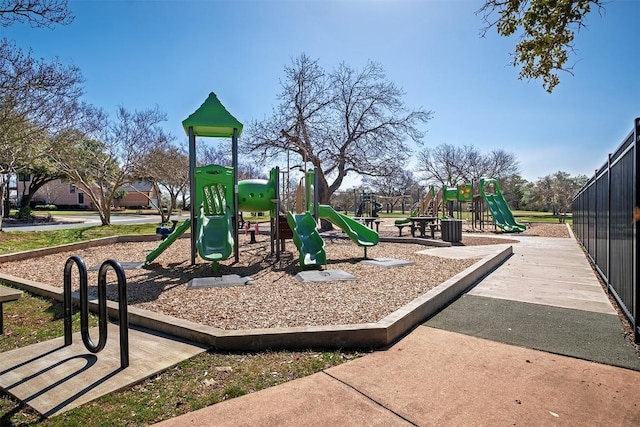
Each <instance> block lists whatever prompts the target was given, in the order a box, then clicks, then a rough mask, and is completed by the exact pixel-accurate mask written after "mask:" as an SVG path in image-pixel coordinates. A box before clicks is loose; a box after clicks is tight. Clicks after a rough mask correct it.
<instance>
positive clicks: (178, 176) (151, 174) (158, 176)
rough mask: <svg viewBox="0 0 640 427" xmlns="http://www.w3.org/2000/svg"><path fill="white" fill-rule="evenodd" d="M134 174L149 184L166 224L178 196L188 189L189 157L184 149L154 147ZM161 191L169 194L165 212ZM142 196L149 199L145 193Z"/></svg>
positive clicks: (165, 145)
mask: <svg viewBox="0 0 640 427" xmlns="http://www.w3.org/2000/svg"><path fill="white" fill-rule="evenodd" d="M134 174H135V175H136V177H138V178H139V179H140V180H144V181H147V182H149V183H151V185H152V187H153V189H154V192H155V194H156V195H157V197H158V203H157V205H156V208H157V209H158V213H159V214H160V217H161V221H162V222H168V221H169V219H170V217H171V212H172V211H173V210H174V209H175V208H176V206H177V205H178V196H179V194H180V193H181V192H183V191H185V190H186V189H187V188H188V187H189V156H188V155H187V154H186V153H185V151H184V149H181V148H179V147H175V146H173V145H169V144H164V145H158V146H154V147H151V148H150V150H149V152H148V153H146V154H145V155H144V157H143V159H142V160H141V162H140V163H139V165H138V167H136V169H135V172H134ZM133 187H134V188H135V185H134V186H133ZM162 190H165V191H166V192H167V193H168V194H169V206H167V209H166V210H165V209H163V205H162V197H161V196H162ZM142 194H144V195H145V197H147V198H149V197H148V196H147V194H146V193H142ZM149 201H151V199H150V198H149Z"/></svg>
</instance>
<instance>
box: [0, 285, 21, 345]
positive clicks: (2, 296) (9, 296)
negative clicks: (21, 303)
mask: <svg viewBox="0 0 640 427" xmlns="http://www.w3.org/2000/svg"><path fill="white" fill-rule="evenodd" d="M21 295H22V292H20V291H17V290H15V289H11V288H7V287H4V286H0V335H3V334H4V324H3V313H2V306H3V305H4V303H5V302H9V301H17V300H18V299H19V298H20V296H21Z"/></svg>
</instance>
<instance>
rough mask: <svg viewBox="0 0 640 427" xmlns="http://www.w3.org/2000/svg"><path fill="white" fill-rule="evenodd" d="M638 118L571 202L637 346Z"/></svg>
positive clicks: (580, 232) (581, 234)
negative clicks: (630, 327) (629, 325)
mask: <svg viewBox="0 0 640 427" xmlns="http://www.w3.org/2000/svg"><path fill="white" fill-rule="evenodd" d="M639 143H640V118H637V119H635V121H634V126H633V129H632V130H631V132H630V133H629V134H628V135H627V137H626V138H625V139H624V140H623V141H622V143H621V144H620V145H619V146H618V147H617V148H616V150H615V151H614V152H613V153H612V154H609V156H608V159H607V162H606V163H605V164H604V165H603V166H602V167H601V168H599V169H597V170H596V171H595V174H594V176H593V177H592V178H591V179H589V181H587V183H586V184H585V185H584V186H583V187H582V188H581V189H580V191H579V192H578V194H577V195H576V196H575V197H574V199H573V228H574V232H575V235H576V237H577V238H578V240H580V242H581V243H582V245H583V247H584V248H585V250H586V252H587V254H588V256H589V258H590V259H591V261H592V262H593V264H594V265H595V268H596V270H597V272H598V274H599V275H600V277H602V279H603V280H604V281H605V283H606V284H607V288H608V290H609V292H611V294H612V295H613V296H614V298H615V299H616V301H617V302H618V304H619V306H620V308H621V309H622V311H623V312H624V314H625V316H626V317H627V318H628V319H629V322H630V323H631V325H632V326H633V332H634V340H635V341H636V342H640V283H639V282H638V262H639V260H640V247H639V244H638V237H637V236H638V232H639V231H640V221H638V218H637V217H636V216H637V215H638V212H639V211H638V209H640V185H639V181H638V178H637V177H638V164H639V160H640V151H639V150H638V144H639Z"/></svg>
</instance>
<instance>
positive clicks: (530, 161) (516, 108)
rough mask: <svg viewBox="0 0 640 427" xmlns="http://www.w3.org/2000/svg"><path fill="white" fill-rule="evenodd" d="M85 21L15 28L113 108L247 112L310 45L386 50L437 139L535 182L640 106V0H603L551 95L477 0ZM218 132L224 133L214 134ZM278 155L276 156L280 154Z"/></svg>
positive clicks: (267, 102) (361, 61) (75, 4)
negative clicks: (486, 22)
mask: <svg viewBox="0 0 640 427" xmlns="http://www.w3.org/2000/svg"><path fill="white" fill-rule="evenodd" d="M69 5H70V8H71V10H72V12H73V14H74V15H75V17H76V18H75V21H74V23H73V24H71V25H70V26H65V27H60V26H59V27H55V28H54V29H32V28H30V27H29V26H27V25H25V26H22V25H14V26H12V27H9V28H5V29H2V36H6V37H8V38H9V39H12V40H14V41H15V42H16V43H17V44H18V45H19V46H20V47H22V48H25V49H26V48H31V49H32V51H33V55H34V56H36V57H42V58H45V59H51V58H53V57H58V58H59V59H60V60H61V61H62V62H64V63H67V64H75V65H77V66H78V67H80V69H81V70H82V73H83V75H84V77H85V79H86V83H85V89H86V95H85V100H86V101H87V102H89V103H92V104H94V105H96V106H99V107H102V108H104V109H106V110H107V111H114V110H115V109H116V107H117V106H120V105H122V106H124V107H126V108H128V109H143V108H149V107H154V106H156V105H157V106H158V107H159V108H160V109H161V110H162V111H164V112H166V113H167V116H168V121H167V122H165V123H164V126H165V127H166V129H167V130H169V131H170V132H171V133H173V134H174V135H176V136H177V137H178V141H179V142H184V143H186V136H185V135H184V131H183V130H182V126H181V121H182V120H183V119H185V118H186V117H187V116H188V115H189V114H191V113H192V112H193V111H194V110H195V109H196V108H197V107H198V106H200V104H201V103H202V102H203V101H204V100H205V99H206V97H207V95H208V94H209V92H212V91H213V92H215V93H216V94H217V95H218V98H219V99H220V100H221V101H222V103H223V104H224V105H225V106H226V107H227V109H228V110H229V111H230V112H231V113H232V114H233V115H234V116H236V117H237V118H238V119H239V120H240V121H242V122H244V123H248V122H250V121H251V120H254V119H258V120H260V119H263V118H265V117H267V116H269V115H270V113H271V111H272V109H273V108H274V107H275V106H276V105H277V98H276V97H277V95H278V93H279V92H280V79H282V78H283V76H284V72H283V69H284V66H285V65H288V64H290V63H291V59H292V58H294V57H296V56H298V55H299V54H301V53H303V52H304V53H306V54H307V55H309V56H310V57H312V58H316V59H319V63H320V65H321V66H323V67H324V68H325V69H327V70H330V69H333V68H334V67H335V66H337V65H338V64H339V63H341V62H345V63H347V64H349V65H351V66H353V67H356V68H362V67H363V66H364V65H365V64H366V62H367V60H373V61H376V62H379V63H381V64H382V65H383V66H384V68H385V70H386V72H387V76H388V78H389V80H391V81H393V82H394V83H396V84H397V85H398V86H400V87H401V88H403V89H404V91H405V92H406V95H405V98H404V99H405V101H406V104H407V106H409V107H410V108H418V107H422V108H424V109H427V110H433V111H434V113H435V114H434V117H433V119H432V120H431V121H429V122H428V123H427V124H426V125H425V126H424V130H426V131H427V134H426V138H425V139H424V143H425V144H426V145H428V146H436V145H439V144H442V143H448V144H455V145H464V144H472V145H475V146H476V147H478V148H479V149H480V150H481V151H483V152H488V151H490V150H492V149H504V150H507V151H510V152H513V153H515V154H516V156H517V157H518V159H519V161H520V166H521V172H522V176H523V177H524V178H525V179H527V180H530V181H535V180H537V179H538V178H540V177H542V176H545V175H548V174H550V173H553V172H555V171H558V170H562V171H565V172H568V173H570V174H572V175H577V174H585V175H588V176H591V175H592V174H593V172H594V169H596V168H598V167H600V166H601V165H602V164H603V163H604V162H605V160H606V156H607V154H608V153H610V152H611V151H613V150H614V149H615V147H616V146H617V145H618V144H619V143H620V142H621V141H622V139H623V138H624V137H625V136H626V135H627V134H628V133H629V132H630V130H631V127H632V123H633V119H634V118H635V117H640V78H638V75H639V74H638V73H639V72H640V71H639V70H640V55H639V54H638V46H639V45H640V26H639V25H638V17H640V0H620V1H615V0H612V1H610V2H608V4H607V5H606V10H605V11H604V12H603V14H602V16H601V14H599V13H598V12H597V11H595V12H592V13H591V14H590V15H589V17H588V20H587V25H588V28H587V29H585V30H582V31H581V32H580V33H579V34H578V35H577V37H576V41H575V44H576V48H577V51H576V53H575V54H574V55H573V56H572V57H571V58H570V61H571V62H572V63H574V64H575V66H574V73H575V76H571V75H569V74H566V73H562V74H561V83H560V85H559V86H558V87H557V88H556V90H555V91H554V93H553V94H548V93H547V92H545V91H544V89H543V88H542V86H541V84H540V82H538V81H520V80H518V79H517V76H518V69H516V68H514V67H512V66H511V65H510V56H509V54H510V53H511V52H512V50H513V47H514V44H515V42H516V39H515V38H511V39H507V38H503V37H499V36H498V35H497V34H496V33H495V31H494V30H491V31H490V32H489V33H488V35H487V36H486V37H485V38H480V37H479V32H480V29H481V28H482V20H481V17H480V16H477V15H475V11H476V10H477V9H479V8H480V6H481V5H482V1H480V0H477V1H471V0H422V1H420V0H415V1H412V0H396V1H392V0H372V1H365V0H341V1H312V0H297V1H296V0H289V1H284V0H282V1H276V0H253V1H249V0H239V1H214V0H212V1H204V0H202V1H191V0H186V1H177V0H176V1H131V0H130V1H89V0H84V1H74V0H70V2H69ZM211 141H212V143H215V142H214V140H211ZM269 166H275V165H269Z"/></svg>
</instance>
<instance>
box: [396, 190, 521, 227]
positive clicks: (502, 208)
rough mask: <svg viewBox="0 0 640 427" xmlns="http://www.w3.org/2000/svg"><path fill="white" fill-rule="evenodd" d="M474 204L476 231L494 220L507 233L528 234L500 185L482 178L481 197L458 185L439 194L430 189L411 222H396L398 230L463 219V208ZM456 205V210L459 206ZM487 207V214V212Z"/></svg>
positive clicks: (479, 191) (414, 212)
mask: <svg viewBox="0 0 640 427" xmlns="http://www.w3.org/2000/svg"><path fill="white" fill-rule="evenodd" d="M463 203H467V204H468V203H471V206H470V208H469V211H470V212H471V226H472V228H473V229H474V230H475V229H476V227H479V229H480V230H482V229H483V227H484V223H485V221H487V220H489V215H491V220H492V221H493V223H494V224H495V226H496V227H498V228H500V229H501V230H502V231H504V232H507V233H518V232H522V231H524V230H526V225H524V224H520V223H518V222H517V221H516V220H515V218H514V216H513V213H512V212H511V209H509V205H508V204H507V201H506V200H505V198H504V195H503V194H502V191H501V190H500V183H499V182H498V181H497V180H496V179H493V178H481V179H480V182H479V183H478V194H475V195H474V192H473V185H470V184H459V185H457V186H455V187H453V186H451V187H446V186H445V187H442V188H441V189H440V190H438V191H437V192H436V190H435V186H433V185H430V186H429V188H428V190H427V194H426V195H425V197H424V198H423V199H422V200H420V201H419V202H418V203H417V205H415V208H414V209H413V210H412V212H411V216H410V217H409V218H402V219H397V220H396V221H395V225H396V227H399V228H400V233H402V229H401V227H403V226H406V225H408V224H409V223H410V222H412V221H411V219H413V218H421V217H422V218H434V217H437V216H438V215H440V219H454V218H456V214H455V212H457V219H462V211H463V208H462V204H463ZM456 204H457V206H456ZM485 206H486V210H485ZM400 235H402V234H400Z"/></svg>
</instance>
